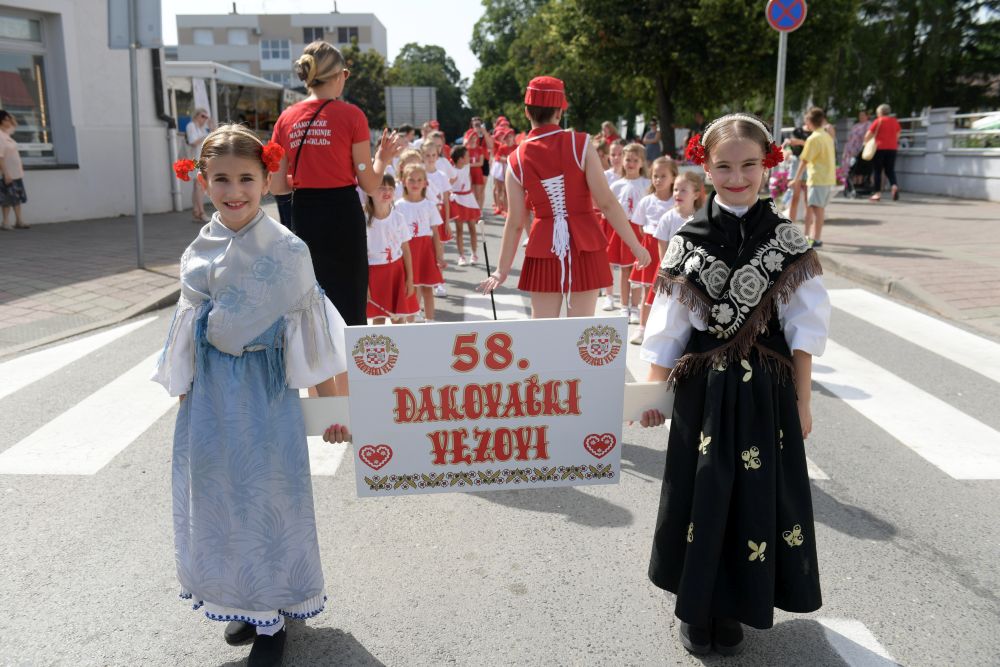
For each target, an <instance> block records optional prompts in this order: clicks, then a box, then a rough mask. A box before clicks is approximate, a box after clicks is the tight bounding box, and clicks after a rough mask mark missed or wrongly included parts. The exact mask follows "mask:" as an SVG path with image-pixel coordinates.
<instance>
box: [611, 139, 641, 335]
mask: <svg viewBox="0 0 1000 667" xmlns="http://www.w3.org/2000/svg"><path fill="white" fill-rule="evenodd" d="M622 152H623V155H622V168H623V169H624V171H625V175H624V176H623V177H622V178H619V179H618V180H616V181H615V182H614V183H612V184H611V192H613V193H614V195H615V197H616V198H617V199H618V203H619V204H621V206H622V209H624V211H625V215H626V216H628V219H629V222H630V223H631V224H632V230H633V231H634V233H635V236H636V237H637V238H639V239H641V238H642V227H641V226H640V225H637V224H636V223H635V219H634V216H635V207H636V206H638V204H639V200H641V199H642V198H643V197H645V196H646V193H647V191H648V190H649V179H648V178H646V149H645V148H643V147H642V146H641V145H640V144H629V145H628V146H625V148H624V149H622ZM608 260H609V261H610V262H611V265H612V266H617V267H618V281H619V286H620V289H621V292H620V294H621V299H622V301H621V314H622V315H623V316H624V317H627V318H628V320H629V324H638V323H639V291H640V290H639V288H635V289H633V288H632V287H631V285H630V284H629V277H630V276H631V275H632V265H633V264H634V263H635V256H634V255H633V253H632V252H631V251H630V250H629V246H628V244H627V243H625V242H624V241H623V240H622V237H621V235H620V234H618V233H617V232H615V233H614V235H613V236H612V237H611V240H610V241H608Z"/></svg>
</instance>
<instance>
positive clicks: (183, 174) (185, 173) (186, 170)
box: [174, 160, 198, 181]
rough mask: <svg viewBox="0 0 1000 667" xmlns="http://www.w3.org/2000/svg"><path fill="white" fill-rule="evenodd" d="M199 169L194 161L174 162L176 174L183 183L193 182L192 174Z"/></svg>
mask: <svg viewBox="0 0 1000 667" xmlns="http://www.w3.org/2000/svg"><path fill="white" fill-rule="evenodd" d="M197 168H198V163H197V162H195V161H194V160H178V161H177V162H174V174H175V175H176V176H177V178H179V179H181V180H182V181H190V180H191V172H192V171H194V170H195V169H197Z"/></svg>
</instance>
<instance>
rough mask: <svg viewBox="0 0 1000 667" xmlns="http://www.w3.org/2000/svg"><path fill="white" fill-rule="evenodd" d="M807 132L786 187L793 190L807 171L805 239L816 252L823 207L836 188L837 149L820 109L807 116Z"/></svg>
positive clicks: (818, 244) (820, 231) (819, 243)
mask: <svg viewBox="0 0 1000 667" xmlns="http://www.w3.org/2000/svg"><path fill="white" fill-rule="evenodd" d="M806 129H807V130H809V132H810V133H811V134H810V135H809V138H808V139H806V144H805V146H804V147H803V149H802V155H801V156H800V157H799V167H798V171H797V172H795V178H794V179H792V182H791V183H790V184H789V185H790V186H791V187H796V186H797V185H798V184H799V183H800V182H801V181H802V172H804V171H805V170H806V169H807V168H808V170H809V172H808V178H807V181H806V185H808V186H809V192H808V194H807V195H806V206H808V207H809V211H808V214H807V215H806V238H807V239H808V241H809V246H810V247H812V248H819V247H821V246H822V245H823V241H821V240H820V237H821V236H822V235H823V218H824V214H825V211H826V205H827V204H828V203H830V195H831V194H832V193H833V186H835V185H836V184H837V162H836V151H837V149H836V147H835V145H834V143H833V137H831V136H830V133H829V132H827V131H826V114H825V113H824V112H823V110H822V109H820V108H819V107H813V108H812V109H810V110H809V111H808V112H807V113H806Z"/></svg>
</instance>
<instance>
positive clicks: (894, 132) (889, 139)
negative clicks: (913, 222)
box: [865, 104, 903, 201]
mask: <svg viewBox="0 0 1000 667" xmlns="http://www.w3.org/2000/svg"><path fill="white" fill-rule="evenodd" d="M890 113H892V109H890V108H889V105H888V104H880V105H878V108H877V109H875V115H876V116H878V118H876V119H875V122H874V123H872V124H871V127H869V128H868V132H866V133H865V142H867V141H868V140H869V139H871V138H872V137H875V157H874V158H872V169H874V170H875V194H873V195H872V196H871V200H872V201H879V200H880V199H882V171H883V170H885V175H886V176H887V177H888V178H889V184H890V185H891V186H892V199H893V201H895V200H897V199H899V186H898V185H896V151H897V150H898V149H899V133H900V131H902V129H903V128H901V127H900V126H899V121H898V120H896V119H895V117H893V116H890V115H889V114H890Z"/></svg>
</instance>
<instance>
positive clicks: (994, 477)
mask: <svg viewBox="0 0 1000 667" xmlns="http://www.w3.org/2000/svg"><path fill="white" fill-rule="evenodd" d="M497 233H498V227H496V226H494V227H492V228H491V230H490V236H491V238H490V243H491V250H492V253H491V257H495V253H496V250H495V248H496V244H497V243H496V236H497ZM454 258H455V256H454V253H453V252H452V253H451V259H452V260H454ZM484 274H485V271H484V270H483V269H482V268H475V267H470V268H462V269H458V268H454V269H450V270H449V272H448V275H447V278H448V281H449V292H450V294H449V296H448V297H445V298H443V299H439V300H438V304H439V305H438V307H439V310H440V313H439V316H438V319H439V320H460V319H463V317H466V316H468V317H470V318H473V317H478V316H481V314H482V310H481V307H482V305H483V302H482V300H477V299H473V300H467V299H466V298H465V297H466V295H467V293H468V290H469V288H470V287H471V286H472V285H473V284H474V283H475V282H478V280H479V278H480V276H481V275H484ZM513 284H515V281H514V280H513V279H512V280H510V281H509V283H508V285H511V286H512V285H513ZM827 286H828V287H829V288H831V289H832V290H833V294H834V295H835V299H834V303H835V305H837V304H838V302H840V306H838V307H837V308H836V309H835V311H834V322H833V331H832V334H831V338H832V340H833V341H834V346H832V348H834V350H835V352H831V353H830V354H829V355H828V356H824V357H822V358H818V359H816V362H815V363H816V368H815V374H814V378H815V380H816V381H815V383H814V399H813V401H814V406H813V414H814V433H813V435H812V436H811V437H810V438H809V440H808V442H807V453H808V456H809V458H810V460H811V461H812V463H813V473H814V480H813V499H814V504H815V513H816V533H817V535H816V539H817V542H818V544H819V558H820V572H821V581H822V585H823V596H824V606H823V608H822V609H821V610H819V611H818V612H816V613H814V614H809V615H793V614H787V613H784V612H780V611H779V612H777V614H776V619H775V622H776V624H775V627H774V628H773V629H771V630H768V631H757V630H752V629H751V630H749V631H748V633H747V634H748V643H747V649H746V651H745V653H744V654H743V655H742V656H740V657H739V658H735V659H723V658H720V657H718V656H709V657H707V658H705V659H703V660H699V659H695V658H693V657H691V656H689V655H688V654H687V653H686V652H685V651H684V649H683V648H681V646H680V644H679V643H678V641H677V639H676V633H677V624H676V620H675V618H674V616H673V600H672V596H670V595H669V594H667V593H664V592H663V591H660V590H659V589H657V588H655V587H654V586H653V585H652V584H650V583H649V581H648V580H647V578H646V568H647V563H648V557H649V547H650V538H651V533H652V527H653V521H654V519H655V513H656V504H657V499H658V495H659V489H660V478H661V474H662V469H663V464H664V449H665V445H666V429H665V427H664V428H658V429H646V430H644V429H641V428H639V427H634V426H625V427H624V432H623V441H624V442H623V449H622V473H623V474H622V478H621V483H620V484H617V485H609V486H591V487H586V488H558V489H543V490H520V491H495V492H482V493H450V494H438V495H428V496H411V497H403V498H379V499H364V500H361V499H358V498H357V497H356V495H355V483H354V468H353V466H354V464H353V458H352V456H351V452H350V450H349V449H347V448H345V447H344V446H333V445H323V444H316V443H313V444H312V445H311V447H313V449H314V452H313V454H314V456H315V458H314V461H322V465H321V466H319V467H316V466H314V473H317V474H314V478H313V489H314V494H315V502H316V514H317V519H318V523H319V531H320V547H321V553H322V557H323V565H324V571H325V575H326V586H327V592H328V595H329V596H330V600H329V602H328V606H327V609H326V611H325V612H324V613H322V614H321V615H320V616H318V617H316V618H315V619H312V620H310V621H308V622H304V623H303V622H293V623H291V624H290V631H289V643H288V647H287V652H286V662H285V664H286V665H383V664H384V665H675V664H679V665H687V664H691V665H697V664H699V663H704V664H708V665H714V664H727V665H891V664H895V663H897V662H898V663H900V664H905V665H996V664H1000V646H998V640H997V628H998V627H1000V598H998V593H997V591H1000V574H998V569H997V566H996V565H997V559H998V554H1000V536H998V533H1000V530H998V528H997V526H1000V474H997V470H998V467H997V465H998V464H997V457H998V456H1000V411H998V410H997V407H996V406H997V405H998V400H997V399H998V396H1000V391H998V388H1000V387H998V382H1000V374H998V371H997V363H998V360H1000V352H998V350H1000V346H998V345H997V343H996V342H993V341H986V340H984V339H981V338H980V339H975V340H972V342H970V340H966V339H962V338H956V339H954V340H953V339H951V338H949V337H948V336H924V337H923V338H930V341H929V342H928V341H927V340H923V339H922V338H921V336H923V334H922V333H921V332H931V333H933V330H932V329H928V328H927V326H925V325H926V320H922V319H920V316H919V314H916V313H915V312H914V311H909V310H908V311H907V312H913V313H914V315H915V316H916V317H917V320H915V322H916V324H914V321H910V320H907V319H902V320H900V319H899V318H889V321H888V322H881V324H880V325H876V324H873V322H872V321H871V320H872V319H879V318H878V317H875V316H871V317H868V316H865V314H864V313H863V312H862V311H863V310H864V309H863V308H862V309H861V310H859V307H857V306H856V303H857V302H861V303H862V304H864V303H867V301H865V299H866V298H867V297H865V296H864V294H865V293H863V292H862V293H859V292H855V291H852V290H857V289H859V288H858V287H857V286H856V285H854V284H852V283H850V282H848V281H846V280H844V279H841V278H836V277H830V278H828V280H827ZM504 294H505V296H504V297H503V298H502V299H501V311H502V312H505V313H508V314H511V313H516V312H518V309H519V308H520V305H519V300H518V299H517V297H516V296H515V295H514V294H513V287H509V288H508V289H507V290H506V291H505V293H504ZM878 298H881V297H878ZM873 303H874V304H875V305H874V306H873V308H874V310H873V311H871V312H884V309H881V307H880V306H879V303H880V302H878V301H875V302H873ZM851 304H854V305H851ZM852 312H853V313H854V314H851V313H852ZM859 313H861V314H859ZM153 315H154V318H153V319H152V320H151V321H149V322H148V323H145V324H142V325H139V326H137V328H135V329H134V330H131V331H130V332H128V333H126V334H125V335H122V336H121V337H119V338H117V339H116V340H113V341H111V342H108V343H107V344H105V345H103V346H101V347H99V348H98V349H96V350H93V351H90V352H87V353H85V354H81V353H80V352H79V351H76V352H74V353H73V355H74V356H73V357H72V359H70V360H68V362H67V363H66V364H65V365H63V366H62V367H61V368H58V369H56V370H53V371H51V372H48V373H45V374H44V375H42V376H41V377H39V378H38V379H35V380H34V381H32V382H30V383H28V384H26V385H25V386H23V387H21V388H19V389H17V390H16V391H13V393H10V394H9V395H6V396H5V397H3V398H0V414H2V415H3V417H2V420H3V428H2V429H0V494H2V495H0V498H2V504H0V526H2V532H0V534H2V538H0V539H2V549H0V554H2V555H0V559H2V567H0V570H2V572H3V576H2V577H0V600H3V601H4V602H3V606H2V609H3V620H2V631H0V664H10V665H47V664H58V665H150V666H152V665H169V666H171V667H177V666H183V665H229V664H242V662H243V661H244V660H245V656H246V654H247V647H237V648H233V647H229V646H227V645H226V644H225V643H224V642H223V641H222V637H221V633H222V624H220V623H215V622H212V621H208V620H206V619H204V617H203V616H201V614H200V613H197V612H193V611H190V610H189V608H188V606H187V605H185V604H184V603H183V602H181V601H179V600H178V599H177V584H176V579H175V576H174V566H173V543H172V528H171V507H170V497H171V496H170V457H171V439H172V432H173V422H174V417H175V415H176V407H173V405H167V404H165V403H162V401H161V402H159V403H158V402H157V401H156V400H155V399H149V400H147V399H145V398H142V394H141V393H140V390H138V389H134V388H133V387H134V386H137V385H134V383H133V384H127V383H126V384H124V385H123V384H122V383H123V382H125V381H123V380H122V378H123V377H125V378H128V377H133V376H136V374H137V373H139V372H140V371H141V372H144V373H147V374H148V372H147V371H146V370H145V369H147V368H149V366H148V363H147V362H148V360H149V359H150V357H151V355H154V354H156V353H157V351H158V350H159V349H160V347H161V346H162V342H163V339H164V336H165V334H166V331H167V328H168V326H169V323H170V316H171V312H170V310H165V311H161V312H159V313H155V314H153ZM882 319H886V318H882ZM894 322H905V324H906V328H905V329H903V328H899V329H897V328H896V327H895V326H894V324H893V323H894ZM928 326H929V325H928ZM83 338H86V337H83ZM907 338H908V339H909V340H908V339H907ZM914 340H916V341H917V342H914ZM976 341H978V342H976ZM60 345H62V344H60ZM977 345H978V346H979V347H976V346H977ZM57 348H58V345H57V346H53V348H52V349H57ZM970 350H973V351H977V350H978V351H979V352H978V353H977V354H979V356H978V357H976V356H975V355H973V357H974V358H973V360H972V361H969V360H968V357H969V351H970ZM845 351H846V352H845ZM631 352H632V355H633V356H634V354H635V348H634V346H632V349H631ZM991 352H992V353H993V355H994V356H993V357H992V358H990V357H989V356H988V355H989V354H990V353H991ZM52 354H53V355H56V354H57V353H56V352H53V353H52ZM963 355H965V356H963ZM982 355H986V356H982ZM22 356H24V355H22ZM977 358H978V359H979V362H978V363H976V361H975V359H977ZM35 359H40V358H33V359H32V360H30V361H31V363H29V364H27V366H29V367H31V368H33V369H35V372H36V373H41V372H42V371H39V370H37V369H38V368H41V365H42V361H41V360H39V361H35ZM17 361H18V358H15V359H13V360H10V359H6V360H2V361H0V378H4V379H3V380H2V381H0V390H2V389H3V386H4V385H5V384H7V383H8V382H10V381H11V380H10V376H11V375H12V374H13V372H14V370H13V369H14V364H16V362H17ZM144 363H146V366H143V364H144ZM22 366H24V364H22ZM31 368H29V370H28V371H25V370H24V368H23V367H22V368H20V370H18V373H21V374H23V373H28V375H29V376H30V373H31V372H32V370H31ZM132 369H137V370H136V371H134V372H133V373H132V376H129V374H128V372H129V371H130V370H132ZM630 369H631V370H632V372H633V374H635V375H641V374H642V372H643V371H642V369H641V368H640V367H639V366H638V365H637V364H635V359H633V360H632V362H631V363H630ZM5 376H7V377H5ZM116 383H118V384H117V385H116ZM11 386H13V385H11ZM108 387H117V393H116V390H114V389H110V390H109V389H108ZM155 388H156V387H155V385H154V389H155ZM101 392H104V393H103V394H101ZM95 393H96V394H97V395H98V399H100V398H103V399H104V400H105V401H106V402H107V401H110V402H111V404H112V405H113V406H114V409H113V410H112V411H111V412H109V413H100V414H97V415H96V416H95V415H94V413H95V412H98V410H97V408H96V407H94V406H95V405H97V403H83V405H84V407H83V408H79V407H74V406H80V405H81V402H83V401H86V400H90V399H88V397H93V395H95ZM161 398H162V397H161ZM98 399H94V401H97V400H98ZM139 402H141V403H142V404H141V405H139V404H137V403H139ZM151 406H152V407H151ZM86 413H90V414H89V416H87V414H86ZM918 417H919V418H920V419H924V420H926V422H923V421H919V419H917V418H918ZM914 423H917V427H916V428H914ZM935 429H939V430H942V432H943V433H945V434H946V435H945V436H944V437H943V438H938V437H930V435H933V434H934V433H935ZM133 431H134V432H135V433H136V435H135V437H132V436H131V435H129V434H130V433H131V432H133ZM95 433H96V434H99V437H95V436H93V434H95ZM107 433H110V434H111V436H105V435H100V434H107ZM88 434H89V435H88ZM114 434H118V436H121V438H120V439H122V440H123V442H122V443H121V444H120V445H115V444H114V437H112V436H114ZM929 434H930V435H929ZM923 436H927V437H923ZM88 437H91V438H93V439H96V440H98V441H99V442H97V443H96V444H94V447H96V448H97V449H101V447H106V448H112V450H113V451H111V452H110V454H108V457H107V462H106V463H104V464H103V465H100V464H98V467H99V469H96V470H94V471H93V472H91V473H87V474H51V473H48V472H46V470H56V469H58V468H59V466H60V465H63V466H70V467H71V466H72V458H73V453H72V451H71V450H72V448H73V446H74V442H75V440H76V439H77V438H80V439H87V438H88ZM24 443H28V445H31V446H33V447H35V450H32V451H36V452H37V453H36V454H35V455H31V456H27V457H25V456H22V457H21V458H20V459H17V457H14V458H13V459H12V458H10V457H12V456H13V454H11V452H18V451H19V449H24V448H26V447H28V445H25V444H24ZM8 450H9V451H8ZM345 451H346V455H344V456H342V458H341V457H340V455H341V454H344V453H345ZM5 457H7V458H5ZM26 459H27V460H28V462H27V463H25V460H26ZM12 460H14V461H15V463H16V461H17V460H20V461H21V463H20V464H19V465H22V466H28V467H31V466H33V469H32V470H33V472H32V474H26V473H24V472H20V473H18V472H14V473H12V472H11V470H12V468H11V466H14V465H15V464H14V463H11V461H12ZM5 466H6V467H5Z"/></svg>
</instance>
